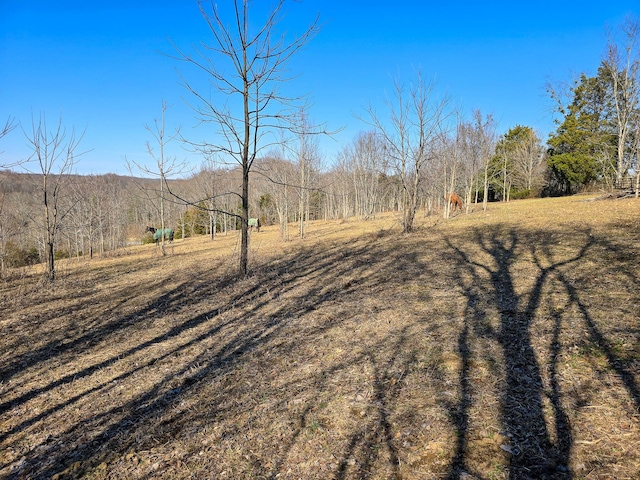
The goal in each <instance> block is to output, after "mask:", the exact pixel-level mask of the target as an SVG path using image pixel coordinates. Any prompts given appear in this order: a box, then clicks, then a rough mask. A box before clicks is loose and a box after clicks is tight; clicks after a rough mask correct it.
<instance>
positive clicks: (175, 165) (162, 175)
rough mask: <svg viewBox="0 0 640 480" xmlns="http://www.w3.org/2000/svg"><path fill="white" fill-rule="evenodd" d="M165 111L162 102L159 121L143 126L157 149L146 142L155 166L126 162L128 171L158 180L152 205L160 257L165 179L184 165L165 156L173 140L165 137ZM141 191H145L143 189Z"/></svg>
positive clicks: (182, 169)
mask: <svg viewBox="0 0 640 480" xmlns="http://www.w3.org/2000/svg"><path fill="white" fill-rule="evenodd" d="M166 111H167V104H166V102H164V101H163V102H162V108H161V115H160V118H159V119H155V120H154V122H153V127H151V126H149V125H145V126H144V127H145V129H146V130H147V131H148V132H149V133H150V134H151V135H152V136H153V138H154V140H155V144H156V145H157V147H158V150H157V151H156V150H155V149H154V145H152V144H151V143H150V142H147V152H148V153H149V156H150V157H151V158H152V159H153V161H154V163H155V166H153V167H148V166H146V165H144V164H143V163H140V162H135V161H131V162H129V161H128V160H127V165H128V168H129V171H130V172H132V171H133V166H135V167H137V169H138V170H140V171H141V172H142V173H143V174H144V175H149V176H152V177H156V178H157V179H158V180H159V183H158V187H159V188H158V190H157V194H158V196H157V204H154V205H155V206H156V208H157V209H158V218H159V220H160V229H161V230H162V233H161V234H160V235H159V240H160V242H159V243H160V251H161V252H162V255H166V254H167V252H166V249H165V234H164V230H165V229H166V228H168V227H167V226H166V223H167V222H166V220H167V218H166V215H165V209H166V197H167V179H168V178H170V177H172V176H174V175H179V174H180V173H182V172H183V171H184V169H185V163H184V162H183V161H179V160H178V159H177V158H176V157H168V156H166V147H167V145H168V144H169V143H170V142H171V141H172V140H173V139H174V138H175V137H170V136H167V134H166V131H165V112H166ZM143 190H145V189H144V188H143Z"/></svg>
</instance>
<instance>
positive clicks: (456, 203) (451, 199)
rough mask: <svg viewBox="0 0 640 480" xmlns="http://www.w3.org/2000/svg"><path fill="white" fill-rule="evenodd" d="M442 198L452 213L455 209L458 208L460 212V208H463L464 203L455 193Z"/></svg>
mask: <svg viewBox="0 0 640 480" xmlns="http://www.w3.org/2000/svg"><path fill="white" fill-rule="evenodd" d="M444 198H445V199H446V200H447V203H449V204H450V205H451V211H452V212H455V211H456V209H457V208H460V210H462V207H464V202H463V201H462V199H461V198H460V195H458V194H457V193H450V194H449V195H447V196H445V197H444Z"/></svg>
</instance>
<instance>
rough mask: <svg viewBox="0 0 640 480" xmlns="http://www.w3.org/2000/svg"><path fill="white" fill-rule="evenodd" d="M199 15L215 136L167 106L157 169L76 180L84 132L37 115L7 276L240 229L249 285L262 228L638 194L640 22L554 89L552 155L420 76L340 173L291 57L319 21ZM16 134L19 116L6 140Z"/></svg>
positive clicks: (9, 230) (2, 255)
mask: <svg viewBox="0 0 640 480" xmlns="http://www.w3.org/2000/svg"><path fill="white" fill-rule="evenodd" d="M199 5H200V11H201V14H202V16H203V19H204V20H205V21H206V23H207V25H208V27H209V30H210V33H211V37H210V39H209V43H207V42H203V44H202V45H203V47H202V50H194V51H184V50H182V49H180V48H178V47H177V46H176V47H175V49H176V59H177V61H179V62H181V64H183V65H184V70H183V71H181V76H182V79H183V82H184V86H185V88H186V90H187V92H188V93H189V94H190V95H191V99H192V102H193V103H192V107H193V109H194V110H195V112H196V113H197V114H198V116H199V118H200V120H201V122H202V123H204V124H210V125H211V126H212V127H213V129H214V131H215V133H216V135H215V136H214V137H212V138H215V140H213V139H204V140H194V139H189V138H185V137H184V136H182V134H181V133H180V132H179V131H176V132H172V133H171V134H168V133H167V132H165V124H164V119H165V111H166V106H165V104H164V102H163V104H162V108H161V117H160V119H159V120H156V121H154V123H153V125H152V126H151V127H149V126H147V130H148V131H149V132H150V134H151V135H152V137H153V144H150V143H147V148H148V152H149V158H150V159H151V166H147V165H142V164H136V163H133V162H131V163H129V162H127V163H128V165H129V167H130V171H131V176H130V177H120V176H115V175H101V176H76V175H73V167H74V165H75V163H76V162H77V161H78V160H79V159H80V157H81V156H82V153H81V152H80V143H81V140H82V135H80V136H76V135H75V132H74V131H73V130H71V131H70V132H67V131H66V130H65V128H64V126H63V124H62V119H60V120H59V121H58V122H57V124H56V125H54V127H53V128H49V127H48V126H47V124H46V119H45V118H44V117H41V118H39V119H38V120H37V121H36V120H34V119H32V128H31V130H30V131H27V132H25V136H26V137H27V139H28V142H29V144H30V146H31V150H32V152H33V153H32V156H31V157H30V158H29V159H28V160H29V162H30V164H32V165H36V166H37V168H35V169H34V170H32V171H31V172H30V173H22V174H18V173H15V172H11V171H8V170H7V171H4V172H1V173H0V191H1V197H0V262H1V263H0V267H1V268H2V270H3V271H4V269H5V268H7V267H11V266H16V265H22V264H27V263H31V262H36V261H41V260H42V261H46V262H47V267H48V268H47V271H48V275H49V278H50V279H51V280H53V279H54V278H55V264H54V261H55V259H56V258H60V257H65V256H66V257H74V256H75V257H80V256H89V257H92V256H93V255H95V254H99V255H105V254H106V253H107V252H112V251H119V250H122V249H126V248H127V245H129V244H130V243H131V242H138V241H141V240H142V239H143V237H144V235H143V233H144V228H145V226H148V225H153V226H157V227H160V228H164V227H165V226H167V225H171V226H172V228H174V229H175V230H176V236H177V237H178V238H184V237H188V236H191V235H197V234H203V235H209V236H210V237H211V238H212V239H214V238H215V235H216V234H218V233H221V232H222V233H226V232H229V231H232V230H239V231H240V235H241V239H242V242H241V249H240V255H239V259H238V262H239V263H238V272H239V274H240V275H244V274H246V273H247V251H248V244H249V229H248V220H249V218H250V217H258V218H260V219H261V221H262V223H263V224H265V225H278V226H279V230H280V234H281V236H282V238H283V239H284V240H289V239H290V238H291V236H293V235H296V236H299V237H301V238H304V236H305V235H306V232H307V228H308V222H309V221H310V220H313V219H321V218H323V219H338V218H347V217H358V218H361V219H368V218H373V217H375V216H376V215H378V214H379V213H381V212H387V211H397V212H399V213H400V214H401V215H400V217H401V218H402V220H401V225H402V231H403V232H405V233H409V232H411V231H413V230H414V228H415V227H414V225H415V217H416V215H417V212H418V211H420V210H424V212H425V213H426V214H427V215H429V214H435V213H436V212H437V213H438V214H442V215H443V216H444V217H445V218H446V217H448V216H449V215H450V213H451V212H450V205H448V204H447V202H445V201H444V199H445V198H446V196H447V194H448V193H451V192H457V193H458V194H459V195H460V196H461V197H463V199H464V201H465V208H466V211H467V212H469V210H470V209H471V208H472V206H473V205H476V206H477V207H478V208H483V209H486V208H487V202H489V201H495V200H503V201H509V200H511V199H514V198H525V197H533V196H540V195H558V194H568V193H574V192H577V191H580V190H581V189H585V188H592V187H594V186H606V187H610V188H611V187H614V186H616V185H618V186H619V185H621V184H623V183H624V182H625V181H626V180H628V179H630V178H631V177H632V176H634V175H635V188H636V194H637V191H638V183H639V179H640V176H638V174H637V172H638V165H637V163H638V160H637V153H638V142H640V136H639V135H638V133H637V132H638V131H639V129H638V126H639V125H638V121H639V119H640V116H639V115H638V114H639V113H640V110H639V109H638V94H639V91H638V81H639V80H640V79H638V66H639V63H638V62H639V60H640V57H639V56H638V52H637V48H636V41H637V36H638V23H637V21H635V20H632V19H630V20H628V21H627V22H626V23H625V24H624V25H623V26H622V27H621V28H620V30H619V31H617V32H614V33H615V34H614V33H612V34H611V35H610V37H609V42H608V45H607V47H606V54H605V56H604V59H603V61H602V63H601V66H600V68H599V69H598V72H597V75H596V76H595V77H589V76H587V75H586V74H583V75H582V76H580V77H579V78H578V79H577V80H575V82H574V84H573V85H572V86H571V87H570V88H568V89H566V91H562V89H560V88H557V87H549V93H550V95H551V97H552V98H553V99H555V101H556V102H557V103H556V104H557V113H558V115H557V130H556V131H555V132H554V133H552V134H551V135H550V138H549V140H548V141H547V144H546V146H545V145H543V141H542V139H541V138H540V136H539V134H538V132H536V131H535V130H534V129H533V128H531V127H528V126H525V125H516V126H514V127H512V128H510V129H509V130H508V131H507V132H505V133H503V134H498V133H497V131H496V128H497V126H496V122H495V120H494V118H493V116H492V115H491V114H484V113H482V112H480V111H473V112H471V114H470V115H465V114H464V113H463V112H461V111H459V109H457V108H455V107H454V105H453V102H452V101H451V99H450V98H449V97H447V96H441V95H439V93H438V90H437V88H436V85H435V84H434V83H433V82H431V81H429V80H427V79H425V78H424V76H423V74H422V72H416V75H415V78H413V79H411V81H410V82H409V83H404V82H402V81H401V80H400V79H397V80H396V81H395V82H394V85H393V90H392V92H393V93H392V95H390V96H389V97H388V99H387V102H386V105H385V108H384V109H383V110H382V112H381V111H378V110H375V109H374V108H372V107H365V108H364V109H363V113H362V115H361V116H360V121H361V122H362V125H363V129H362V131H361V132H360V133H359V134H357V135H356V137H355V138H353V139H352V141H351V142H349V143H348V144H347V145H344V146H343V147H342V148H341V149H340V151H339V152H338V154H337V155H336V158H335V159H333V160H334V161H333V162H332V163H331V164H330V165H328V164H327V162H326V159H325V158H324V157H323V153H322V152H321V151H320V148H319V146H318V145H319V142H318V138H319V137H320V136H321V135H330V134H331V132H330V131H328V130H327V128H326V127H325V126H324V125H323V124H315V123H314V122H313V121H312V119H311V114H310V112H309V110H308V108H307V107H306V106H305V104H304V102H302V103H301V102H300V100H301V99H299V98H296V97H295V96H287V95H285V94H284V93H283V92H285V91H286V88H285V87H286V86H287V85H288V84H289V82H290V81H291V80H290V79H289V78H288V77H287V75H286V71H287V65H288V61H289V60H290V58H291V57H292V56H293V55H297V54H298V53H300V51H301V49H302V47H303V46H304V45H305V44H306V43H307V42H309V41H310V40H311V39H312V38H313V37H314V35H316V34H317V32H318V19H317V18H316V19H315V20H314V21H312V22H311V24H310V26H309V27H308V28H307V29H305V30H303V33H302V34H300V35H298V36H296V37H294V38H293V39H291V40H287V39H286V38H285V36H281V35H279V34H278V32H277V27H278V25H279V20H280V18H281V13H282V8H283V5H284V0H281V1H279V2H278V3H277V4H276V6H275V7H274V9H273V10H272V11H271V12H270V13H269V14H268V15H267V16H266V17H265V18H264V19H263V23H262V24H260V23H254V22H253V21H252V22H250V21H249V17H250V13H252V12H251V11H250V4H249V2H248V1H246V0H236V1H234V2H233V5H232V6H229V5H227V6H226V7H224V8H229V10H220V7H219V6H218V5H216V4H213V3H207V2H199ZM228 18H230V19H233V22H228V21H227V19H228ZM251 18H252V19H253V17H251ZM256 25H261V27H260V28H256V27H255V26H256ZM616 34H619V35H621V36H622V40H620V41H618V39H617V38H616ZM202 78H204V79H205V80H206V81H207V82H208V85H209V87H210V88H208V89H207V92H206V93H205V92H204V91H202V90H201V89H198V88H196V87H195V85H196V84H198V81H199V80H201V79H202ZM211 92H214V93H213V94H212V93H211ZM221 99H224V100H221ZM14 127H15V124H14V123H13V122H12V120H11V119H9V120H8V121H7V123H6V125H5V127H4V129H3V130H2V132H0V133H1V134H0V138H1V137H2V136H4V135H6V134H8V133H9V132H10V131H11V130H12V129H13V128H14ZM23 131H24V128H23ZM172 141H182V142H185V143H186V144H187V145H189V146H190V147H191V148H193V149H195V150H196V151H199V152H200V153H201V154H202V156H203V159H204V160H203V165H202V167H201V169H200V170H199V171H198V172H197V173H191V174H188V175H185V174H184V166H183V165H182V164H181V163H180V162H179V161H177V160H176V159H175V158H167V157H166V156H165V153H164V152H165V146H166V144H167V143H169V142H172ZM9 166H10V165H8V164H7V163H5V164H4V167H9ZM136 172H137V173H139V174H140V175H139V176H136V175H135V173H136ZM151 177H153V178H151ZM162 252H163V253H166V252H165V250H164V244H163V245H162Z"/></svg>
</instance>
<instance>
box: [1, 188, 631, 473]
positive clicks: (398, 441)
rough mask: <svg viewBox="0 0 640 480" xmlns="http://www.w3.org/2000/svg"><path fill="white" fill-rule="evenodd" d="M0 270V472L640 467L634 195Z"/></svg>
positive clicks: (318, 226) (322, 226) (264, 234)
mask: <svg viewBox="0 0 640 480" xmlns="http://www.w3.org/2000/svg"><path fill="white" fill-rule="evenodd" d="M418 220H419V221H420V222H422V225H421V227H420V228H419V231H418V232H417V233H415V234H412V235H407V236H403V235H400V234H399V233H398V232H399V227H398V224H397V220H396V219H394V218H393V217H391V216H386V217H383V218H381V219H379V220H375V221H369V222H355V221H348V222H315V223H312V225H311V227H310V235H309V238H308V239H306V240H305V241H300V240H294V241H292V242H290V243H287V244H283V243H282V242H280V241H279V238H278V231H277V227H266V228H264V229H263V230H262V231H261V232H260V233H253V234H252V238H251V259H250V263H251V266H252V273H251V275H250V276H249V277H248V278H245V279H243V280H240V281H238V280H234V279H233V276H232V273H231V272H232V268H233V267H234V266H235V263H236V258H235V255H236V254H237V249H238V243H239V242H238V240H237V238H236V237H235V236H234V235H229V236H226V237H225V236H219V237H218V238H217V239H216V240H215V242H213V243H212V242H210V241H208V240H206V239H204V238H197V239H187V240H185V241H177V242H175V243H174V244H173V246H172V247H170V248H169V253H170V255H169V256H168V257H161V256H160V255H159V254H158V253H157V250H156V248H155V247H154V246H153V245H146V246H140V247H133V248H131V249H129V250H128V254H127V255H123V256H120V257H117V258H111V259H104V260H93V261H91V262H87V261H84V260H83V261H80V262H78V261H75V260H74V261H70V262H69V263H66V264H65V263H62V262H61V263H60V272H59V280H58V282H57V284H56V285H55V288H52V287H50V286H47V285H46V284H43V283H41V282H40V281H39V278H40V276H39V273H38V272H37V271H36V270H27V271H23V272H14V274H13V275H12V276H11V277H10V278H8V279H6V280H2V281H0V308H1V311H2V312H3V313H2V316H1V319H0V331H1V334H2V343H1V344H0V380H1V381H0V478H56V479H63V478H92V479H103V478H123V479H124V478H126V479H142V478H176V479H181V478H203V479H204V478H220V479H223V478H229V479H242V478H246V479H249V478H251V479H256V478H264V479H267V478H269V479H275V478H278V479H298V478H303V479H356V478H357V479H361V478H373V479H389V478H397V479H400V478H402V479H425V478H466V479H468V480H470V479H502V478H511V479H543V478H548V479H572V478H576V479H603V478H615V479H623V478H640V330H639V325H638V319H639V318H640V307H639V306H640V291H639V290H638V282H639V277H640V201H638V200H635V199H624V200H593V199H591V198H588V197H571V198H560V199H540V200H530V201H529V200H528V201H517V202H511V203H509V204H492V205H490V210H489V211H488V212H487V213H483V212H480V211H478V212H475V213H472V214H470V215H467V216H465V215H458V216H456V217H455V218H453V219H451V220H449V221H447V222H444V221H441V220H440V219H436V218H433V217H431V218H424V217H423V216H422V215H420V217H419V219H418Z"/></svg>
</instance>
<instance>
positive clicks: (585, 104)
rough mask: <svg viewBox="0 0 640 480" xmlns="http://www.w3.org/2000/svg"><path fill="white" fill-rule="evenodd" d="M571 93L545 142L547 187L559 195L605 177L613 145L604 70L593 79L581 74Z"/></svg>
mask: <svg viewBox="0 0 640 480" xmlns="http://www.w3.org/2000/svg"><path fill="white" fill-rule="evenodd" d="M571 92H572V95H573V98H572V100H571V103H570V104H569V105H568V106H566V107H563V106H562V105H560V106H559V109H558V110H559V112H560V114H561V115H563V116H564V118H562V120H559V121H557V123H558V129H557V130H556V132H555V133H552V134H551V135H550V137H549V140H548V142H547V143H548V145H549V150H548V158H547V166H548V168H549V173H550V176H551V178H550V180H551V185H550V186H551V189H552V190H556V191H557V192H558V193H563V194H569V193H572V192H575V191H576V190H578V189H579V188H581V187H583V186H585V185H588V184H589V183H591V182H593V181H599V180H603V179H606V178H609V177H610V176H611V174H612V173H613V170H612V168H613V164H612V160H613V158H614V155H615V144H616V142H615V135H614V124H613V119H612V116H611V115H612V108H611V107H612V104H611V79H610V76H609V75H608V74H607V71H606V70H605V69H604V68H602V67H601V68H600V69H599V70H598V75H597V76H596V77H588V76H586V75H585V74H582V75H581V76H580V78H579V79H578V80H576V81H575V83H574V86H573V88H572V89H571Z"/></svg>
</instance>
